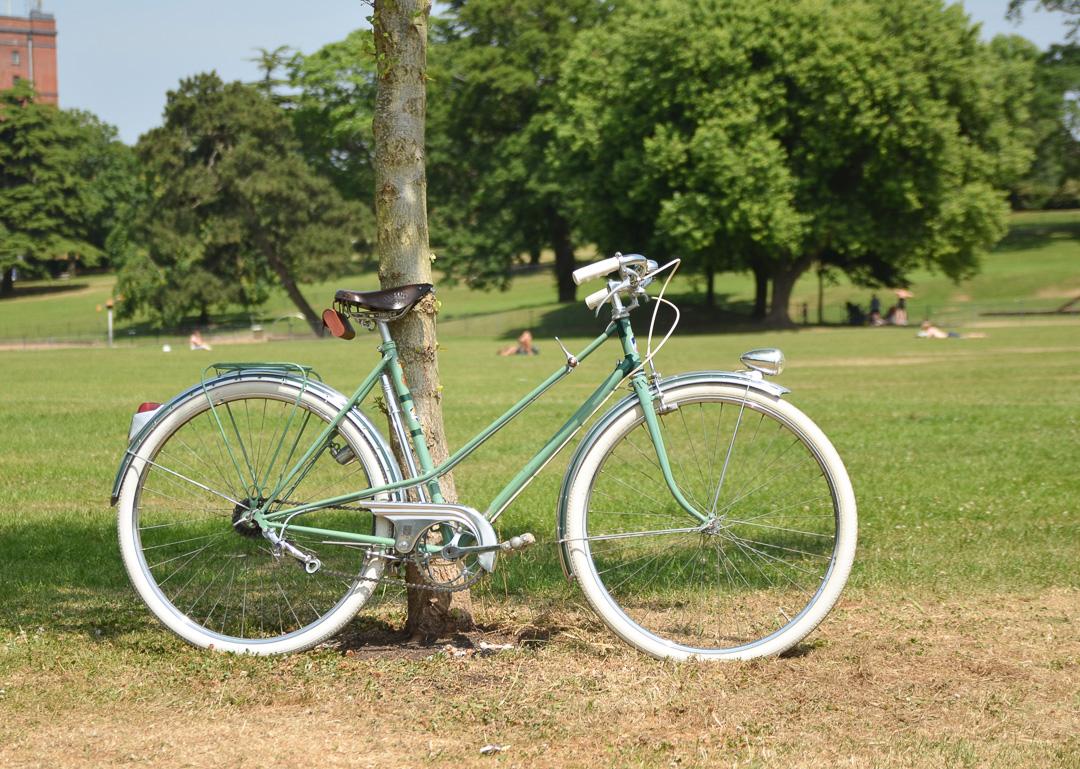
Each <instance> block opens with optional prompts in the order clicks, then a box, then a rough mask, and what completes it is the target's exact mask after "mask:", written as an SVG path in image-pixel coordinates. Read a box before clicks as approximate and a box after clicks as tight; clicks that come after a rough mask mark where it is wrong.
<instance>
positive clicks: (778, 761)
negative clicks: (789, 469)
mask: <svg viewBox="0 0 1080 769" xmlns="http://www.w3.org/2000/svg"><path fill="white" fill-rule="evenodd" d="M1078 610H1080V591H1076V590H1068V589H1053V590H1047V591H1044V592H1041V593H1037V594H1006V595H993V594H989V595H969V596H965V597H961V598H956V597H948V598H944V599H942V598H939V597H937V596H934V595H932V594H922V595H919V596H917V597H915V598H912V597H905V596H886V595H882V594H881V593H878V592H875V593H872V594H870V593H863V594H858V593H857V594H854V595H851V596H849V597H848V598H847V599H846V600H845V601H843V602H842V603H841V605H840V606H839V607H838V608H837V610H835V611H834V613H833V614H832V616H831V617H830V618H829V619H827V620H826V622H825V623H824V624H823V625H822V627H821V628H819V629H818V630H817V631H816V632H815V633H814V634H813V635H811V637H810V639H809V640H808V642H807V643H804V644H803V645H801V646H800V647H797V649H796V650H795V651H794V653H792V654H789V655H788V656H786V657H784V658H780V659H769V660H763V661H756V662H752V663H740V664H723V665H707V664H681V665H674V664H669V663H661V662H657V661H655V660H651V659H649V658H646V657H643V656H641V655H639V654H637V653H635V652H633V651H631V650H629V649H628V648H627V647H625V646H624V645H623V644H622V643H620V642H619V641H618V640H617V639H615V638H614V637H613V636H610V635H609V634H607V633H606V631H604V630H603V629H602V628H601V627H599V626H598V625H597V623H596V622H595V620H594V619H592V618H591V615H589V614H587V613H585V612H584V611H583V610H579V609H574V608H571V609H569V610H559V611H558V612H546V613H541V614H529V613H528V611H529V610H524V609H517V608H510V607H501V608H500V607H495V608H491V607H488V608H486V609H485V610H484V613H486V614H487V615H489V617H488V618H489V619H490V620H492V622H491V624H492V626H493V628H494V629H493V630H491V629H489V632H488V633H481V634H478V635H474V636H465V637H458V638H455V639H440V641H438V642H436V643H435V644H434V645H423V644H417V643H415V642H403V641H402V639H400V638H399V637H395V636H394V634H393V633H392V632H391V631H389V630H386V629H385V627H383V628H382V629H380V627H379V626H376V627H375V628H374V629H371V628H370V627H368V629H361V630H358V631H355V632H353V633H352V634H347V635H345V636H344V637H342V638H341V639H339V640H338V641H336V642H335V644H334V645H333V646H332V647H331V648H329V649H324V650H322V651H321V652H316V653H309V654H306V655H296V656H293V657H289V658H281V659H278V660H276V661H274V662H272V663H271V664H270V665H269V666H268V665H267V664H265V661H262V662H261V663H260V664H255V663H256V662H257V661H255V660H251V659H241V658H228V663H229V664H228V665H226V666H225V668H226V670H227V672H226V673H225V674H222V673H221V669H222V665H221V664H209V663H210V662H219V661H220V660H221V659H222V658H214V659H213V660H210V661H209V662H208V661H207V659H206V653H205V652H197V651H191V652H190V653H188V652H184V651H181V652H177V651H176V649H175V647H169V648H170V649H171V650H172V651H168V650H166V651H153V650H149V651H147V650H139V651H137V652H133V653H132V655H131V658H130V662H128V663H126V664H125V665H123V666H119V667H117V668H114V669H110V670H109V671H105V672H100V671H98V672H94V671H93V670H92V669H88V668H91V667H92V665H88V664H87V662H86V660H87V659H93V650H90V651H89V652H87V651H86V650H85V649H73V650H72V652H71V654H72V658H71V659H64V658H63V657H64V656H65V655H63V654H62V655H59V657H60V658H58V659H53V660H48V661H41V662H40V664H38V665H20V666H19V667H18V668H17V669H15V670H14V671H13V672H12V673H10V674H5V676H4V680H3V681H2V683H0V686H3V687H4V688H3V691H2V692H0V766H4V767H39V766H40V767H52V766H56V765H59V764H65V765H69V766H105V765H113V766H116V765H150V766H161V767H187V766H199V767H207V766H229V767H246V766H251V767H256V766H258V767H266V766H303V765H317V766H320V767H338V766H341V767H352V766H361V767H376V766H378V767H388V766H391V767H401V766H432V767H434V766H440V767H441V766H464V767H472V766H520V767H564V766H565V767H578V766H582V767H584V766H588V767H597V766H620V767H621V766H650V767H651V766H657V767H659V766H664V767H698V766H700V767H716V766H725V767H726V766H736V767H739V766H754V767H765V766H769V767H771V766H776V767H822V766H845V767H935V769H936V768H937V767H952V766H957V767H961V766H962V767H984V766H987V767H989V766H993V767H1077V766H1080V740H1078V738H1077V735H1078V734H1080V707H1078V706H1080V671H1078V667H1077V666H1078V662H1080V633H1078V628H1077V624H1076V617H1077V615H1078V613H1080V611H1078ZM483 618H484V617H483V613H482V615H481V619H483ZM362 627H363V626H362ZM522 639H525V640H522ZM507 640H511V641H514V640H516V647H515V648H513V649H510V650H508V651H481V650H480V649H479V647H480V642H481V641H485V642H488V643H502V642H505V641H507ZM17 643H18V642H17V641H16V643H15V644H14V645H13V644H8V645H7V649H6V651H5V653H7V654H8V655H9V656H10V655H17V654H19V653H20V652H19V650H18V649H15V648H14V646H17ZM26 643H27V644H29V643H30V641H26ZM73 643H74V644H82V645H86V644H88V643H90V642H87V641H86V640H85V639H76V640H75V641H73ZM115 643H118V644H122V639H118V640H116V641H115ZM136 645H137V644H136ZM88 655H89V656H88ZM176 658H183V660H182V662H183V664H182V666H181V667H179V668H178V667H177V663H176ZM0 662H3V658H2V657H0ZM2 669H3V668H0V670H2ZM492 745H494V746H498V747H499V748H501V749H500V750H498V751H497V752H489V753H488V754H482V753H481V750H482V749H483V748H485V747H487V746H492ZM489 750H490V748H489Z"/></svg>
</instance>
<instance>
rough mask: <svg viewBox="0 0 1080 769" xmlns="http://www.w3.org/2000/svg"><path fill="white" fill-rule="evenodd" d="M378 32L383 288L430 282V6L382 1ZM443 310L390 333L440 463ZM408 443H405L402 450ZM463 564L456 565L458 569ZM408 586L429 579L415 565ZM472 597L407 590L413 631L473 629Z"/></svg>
mask: <svg viewBox="0 0 1080 769" xmlns="http://www.w3.org/2000/svg"><path fill="white" fill-rule="evenodd" d="M374 11H375V13H374V18H373V21H372V26H373V28H374V33H375V50H376V59H377V66H378V87H377V94H376V98H375V116H374V120H373V121H372V127H373V129H374V134H375V220H376V232H377V241H376V248H377V253H378V255H379V283H380V285H381V286H382V287H383V288H393V287H396V286H402V285H407V284H410V283H432V282H433V281H432V275H431V250H430V248H429V244H428V226H427V175H426V171H425V166H424V164H425V157H424V122H425V118H426V112H427V93H426V88H427V85H426V83H427V23H428V15H429V14H430V12H431V0H376V2H375V7H374ZM436 312H437V304H436V302H435V299H434V297H432V296H428V297H425V298H424V300H422V301H421V302H420V303H419V304H418V305H417V306H416V308H415V309H414V310H413V311H412V312H410V313H409V314H408V315H406V316H405V317H404V318H402V319H401V320H399V321H397V322H395V323H394V324H393V325H392V327H391V334H392V336H393V338H394V341H395V342H396V343H397V347H398V353H399V355H400V358H401V364H402V368H403V369H404V371H405V377H406V379H407V380H408V383H409V388H410V390H411V391H412V395H413V404H414V406H415V408H416V413H417V416H418V417H419V419H420V422H421V424H422V425H423V426H424V432H425V436H424V437H425V440H426V442H427V447H428V450H429V452H430V453H431V458H432V461H433V462H435V463H436V464H438V463H440V462H442V461H443V460H444V459H446V457H447V456H448V454H447V449H446V431H445V428H444V426H443V417H442V406H441V397H442V396H441V387H440V385H439V362H438V352H437V351H438V343H437V341H436V337H435V315H436ZM403 448H404V447H398V449H399V450H401V449H403ZM439 483H440V488H441V491H442V495H443V498H444V499H445V500H446V501H448V502H453V501H455V500H456V499H457V494H456V490H455V487H454V479H453V476H452V475H450V474H447V475H444V476H442V478H440V480H439ZM455 568H456V567H455ZM408 580H409V582H414V583H415V582H420V581H422V579H421V576H420V574H419V573H417V571H416V570H415V569H414V568H412V567H410V568H409V570H408ZM472 625H473V620H472V603H471V599H470V597H469V593H468V591H461V592H456V593H444V592H432V591H427V590H412V589H410V590H409V615H408V621H407V625H406V629H407V630H408V631H409V632H410V633H411V634H412V635H413V636H414V637H421V636H422V637H427V638H431V637H437V636H442V635H446V634H449V633H453V632H456V631H458V630H463V629H468V628H470V627H472Z"/></svg>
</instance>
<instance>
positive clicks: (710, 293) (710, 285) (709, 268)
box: [705, 260, 716, 310]
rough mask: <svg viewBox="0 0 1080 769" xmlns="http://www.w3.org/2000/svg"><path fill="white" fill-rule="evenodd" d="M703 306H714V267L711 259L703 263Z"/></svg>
mask: <svg viewBox="0 0 1080 769" xmlns="http://www.w3.org/2000/svg"><path fill="white" fill-rule="evenodd" d="M705 306H706V307H708V308H709V309H710V310H711V309H712V308H713V307H716V267H714V266H713V263H712V261H711V260H710V261H707V262H706V263H705Z"/></svg>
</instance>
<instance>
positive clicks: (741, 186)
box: [550, 0, 1031, 320]
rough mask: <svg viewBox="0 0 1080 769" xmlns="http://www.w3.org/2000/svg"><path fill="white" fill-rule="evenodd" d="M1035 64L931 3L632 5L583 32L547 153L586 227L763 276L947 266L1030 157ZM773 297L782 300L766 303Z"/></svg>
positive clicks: (887, 273)
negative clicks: (555, 141)
mask: <svg viewBox="0 0 1080 769" xmlns="http://www.w3.org/2000/svg"><path fill="white" fill-rule="evenodd" d="M1030 77H1031V67H1030V64H1029V63H1028V62H1025V61H1023V60H1007V59H1002V58H1001V57H999V56H997V55H996V54H995V53H994V51H992V50H991V49H990V48H989V47H988V46H987V45H985V44H983V43H981V42H980V41H979V39H978V35H977V32H976V30H975V29H974V28H973V27H972V25H971V24H970V22H969V20H968V19H967V17H966V16H965V15H964V14H963V11H962V9H961V8H960V7H959V6H951V7H948V8H944V9H943V8H942V6H941V3H939V2H937V1H936V0H911V2H905V3H895V2H892V1H891V0H852V1H850V2H842V3H841V2H836V1H830V0H790V2H789V1H787V0H785V1H784V2H760V1H759V0H657V1H655V2H645V1H644V0H637V1H631V2H627V3H625V4H621V5H620V7H619V11H618V12H617V13H616V15H615V16H614V17H613V18H612V19H611V20H610V22H609V23H607V24H605V25H603V26H602V27H598V28H596V29H594V30H590V31H586V32H584V33H582V34H581V35H579V36H578V38H577V40H576V41H575V44H574V46H573V48H572V51H571V52H570V55H569V56H568V57H567V60H566V63H565V66H564V67H563V70H562V112H563V116H564V117H563V119H562V120H561V121H560V125H561V128H560V139H561V142H560V146H559V151H558V152H557V153H555V154H553V155H551V157H550V159H551V161H552V162H553V163H557V164H559V165H560V167H561V169H562V170H563V172H564V174H563V175H564V176H565V177H566V178H568V179H572V180H573V182H574V185H575V193H576V197H577V199H578V201H579V204H580V210H579V221H580V223H581V224H580V226H581V228H582V230H583V232H584V233H585V234H586V235H587V236H588V237H590V238H591V239H593V240H595V242H597V244H598V245H599V246H600V248H601V250H605V251H608V250H614V249H617V248H621V249H627V248H647V249H650V250H651V252H652V253H654V254H656V255H658V256H664V257H666V256H672V255H680V256H683V257H686V258H687V260H688V262H689V263H690V266H692V267H696V268H697V269H699V270H706V271H707V270H709V269H731V268H736V269H738V268H744V269H746V268H750V269H762V270H765V271H767V272H768V274H769V275H770V276H771V279H772V281H773V288H774V293H773V313H772V314H773V316H774V318H777V319H780V320H786V318H787V307H786V302H787V296H786V294H785V291H786V290H789V289H790V284H791V283H792V282H793V281H794V278H795V277H797V276H798V274H799V273H800V272H802V271H804V270H805V269H807V268H808V267H809V266H810V264H812V263H814V262H815V261H816V262H818V263H821V264H833V265H837V266H840V267H842V268H843V269H844V270H846V271H847V272H849V273H850V274H851V275H852V276H853V277H854V278H855V279H856V280H861V281H864V282H867V283H874V282H880V281H888V282H893V283H901V282H903V280H904V276H905V275H906V273H907V272H908V271H909V270H911V269H913V268H914V267H915V266H917V265H929V266H934V267H938V268H940V269H942V270H943V271H944V272H945V273H946V274H948V275H950V276H952V277H960V276H963V275H965V274H968V273H969V272H971V271H972V270H974V269H975V267H976V264H977V257H978V254H979V253H981V252H982V251H984V250H985V249H987V248H989V247H990V246H991V245H992V244H993V243H994V242H996V240H997V239H998V238H1000V237H1001V235H1002V234H1003V233H1004V227H1005V219H1004V217H1005V213H1006V207H1005V204H1004V195H1003V192H1002V190H1003V188H1004V187H1006V186H1007V185H1008V184H1009V183H1010V182H1011V181H1013V180H1015V178H1017V177H1018V176H1019V174H1021V173H1023V171H1024V170H1025V169H1026V167H1027V164H1028V162H1029V159H1030V153H1029V151H1028V150H1027V149H1026V146H1025V139H1026V138H1027V137H1026V136H1025V134H1024V132H1023V130H1021V129H1020V128H1019V126H1020V124H1022V122H1023V121H1024V119H1025V118H1026V102H1027V96H1026V95H1025V89H1026V88H1028V86H1029V84H1030ZM778 304H779V305H781V306H778Z"/></svg>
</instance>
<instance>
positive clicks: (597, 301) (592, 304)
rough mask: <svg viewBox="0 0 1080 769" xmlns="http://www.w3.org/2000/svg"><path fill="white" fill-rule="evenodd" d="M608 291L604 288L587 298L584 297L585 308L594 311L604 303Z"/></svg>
mask: <svg viewBox="0 0 1080 769" xmlns="http://www.w3.org/2000/svg"><path fill="white" fill-rule="evenodd" d="M609 291H610V290H609V289H608V287H607V286H604V287H603V288H602V289H600V290H599V291H595V292H593V293H591V294H589V295H588V296H587V297H585V306H586V307H588V308H589V309H590V310H595V309H596V308H597V307H599V306H600V305H601V304H603V303H604V300H605V299H607V295H608V293H609Z"/></svg>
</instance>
